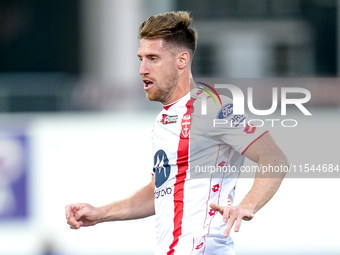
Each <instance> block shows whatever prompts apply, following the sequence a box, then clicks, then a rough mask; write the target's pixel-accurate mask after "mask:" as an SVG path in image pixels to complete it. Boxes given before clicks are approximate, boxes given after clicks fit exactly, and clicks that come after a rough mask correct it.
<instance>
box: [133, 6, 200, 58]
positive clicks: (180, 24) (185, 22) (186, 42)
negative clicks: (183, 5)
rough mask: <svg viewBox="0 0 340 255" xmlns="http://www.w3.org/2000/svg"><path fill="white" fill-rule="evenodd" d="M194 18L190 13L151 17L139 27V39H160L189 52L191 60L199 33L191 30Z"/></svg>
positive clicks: (172, 13) (180, 12) (179, 12)
mask: <svg viewBox="0 0 340 255" xmlns="http://www.w3.org/2000/svg"><path fill="white" fill-rule="evenodd" d="M191 23H192V18H191V17H190V14H189V12H186V11H178V12H166V13H162V14H158V15H155V16H151V17H150V18H148V19H147V20H145V21H144V22H143V23H142V24H141V25H140V27H139V36H138V38H139V39H143V38H144V39H159V38H162V39H164V40H165V41H166V42H168V43H171V44H173V45H176V46H183V47H185V48H187V49H188V50H189V53H190V58H191V59H192V57H193V56H194V53H195V50H196V44H197V32H196V30H195V29H193V28H189V26H190V24H191Z"/></svg>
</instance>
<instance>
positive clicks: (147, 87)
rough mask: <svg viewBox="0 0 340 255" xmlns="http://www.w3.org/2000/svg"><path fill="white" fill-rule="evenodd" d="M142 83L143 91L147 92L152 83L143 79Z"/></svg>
mask: <svg viewBox="0 0 340 255" xmlns="http://www.w3.org/2000/svg"><path fill="white" fill-rule="evenodd" d="M143 82H144V89H145V90H148V89H150V88H151V87H152V86H153V82H152V81H150V80H147V79H143Z"/></svg>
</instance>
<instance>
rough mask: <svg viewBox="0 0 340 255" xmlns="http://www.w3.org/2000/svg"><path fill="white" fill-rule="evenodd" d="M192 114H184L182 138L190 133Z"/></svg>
mask: <svg viewBox="0 0 340 255" xmlns="http://www.w3.org/2000/svg"><path fill="white" fill-rule="evenodd" d="M190 122H191V114H184V116H183V119H182V133H181V137H182V138H188V136H189V133H190Z"/></svg>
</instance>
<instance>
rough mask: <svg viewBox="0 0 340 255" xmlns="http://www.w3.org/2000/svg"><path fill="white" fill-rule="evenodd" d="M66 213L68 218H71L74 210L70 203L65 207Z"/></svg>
mask: <svg viewBox="0 0 340 255" xmlns="http://www.w3.org/2000/svg"><path fill="white" fill-rule="evenodd" d="M65 214H66V219H69V218H70V217H71V216H72V210H71V206H70V205H67V206H66V207H65Z"/></svg>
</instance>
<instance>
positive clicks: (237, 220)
mask: <svg viewBox="0 0 340 255" xmlns="http://www.w3.org/2000/svg"><path fill="white" fill-rule="evenodd" d="M241 223H242V214H239V215H238V217H237V219H236V224H235V227H234V230H235V232H238V231H239V230H240V227H241Z"/></svg>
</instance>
